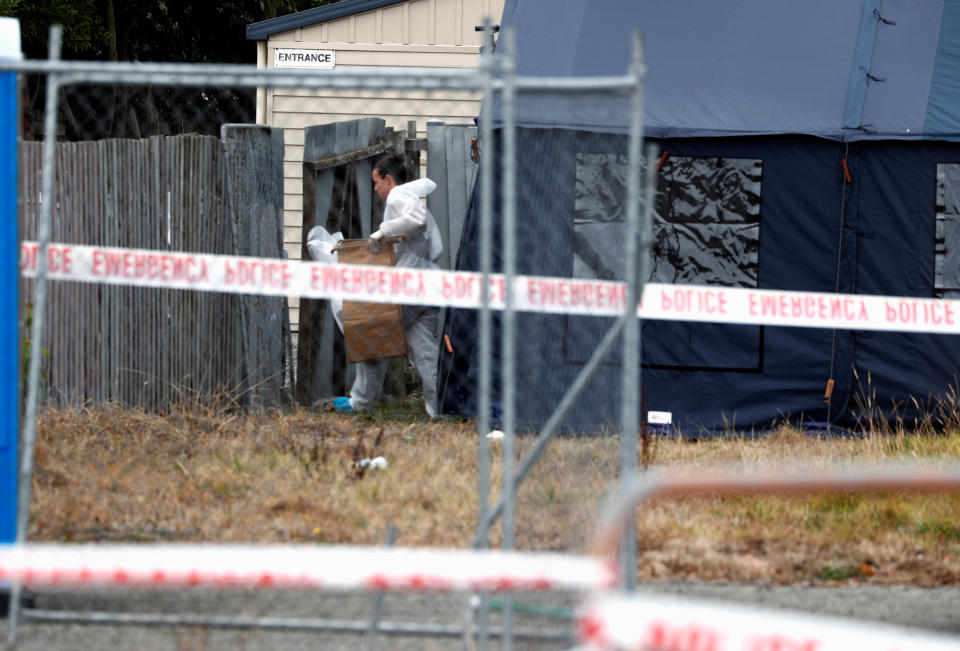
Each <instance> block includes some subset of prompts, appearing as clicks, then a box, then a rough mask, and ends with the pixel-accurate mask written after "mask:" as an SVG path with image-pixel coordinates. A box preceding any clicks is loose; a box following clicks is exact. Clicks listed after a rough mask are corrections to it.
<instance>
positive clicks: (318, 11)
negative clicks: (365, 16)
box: [247, 0, 404, 41]
mask: <svg viewBox="0 0 960 651" xmlns="http://www.w3.org/2000/svg"><path fill="white" fill-rule="evenodd" d="M403 1H404V0H341V1H340V2H337V3H335V4H332V5H325V6H323V7H314V8H313V9H306V10H304V11H298V12H296V13H293V14H287V15H286V16H277V17H276V18H270V19H269V20H261V21H260V22H258V23H251V24H249V25H247V40H249V41H264V40H266V39H267V38H268V37H270V36H271V35H272V34H279V33H281V32H289V31H290V30H292V29H298V28H300V27H307V26H308V25H316V24H317V23H323V22H327V21H328V20H335V19H337V18H344V17H345V16H352V15H354V14H359V13H363V12H364V11H371V10H373V9H379V8H380V7H386V6H388V5H394V4H398V3H400V2H403Z"/></svg>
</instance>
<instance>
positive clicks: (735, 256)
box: [572, 153, 762, 287]
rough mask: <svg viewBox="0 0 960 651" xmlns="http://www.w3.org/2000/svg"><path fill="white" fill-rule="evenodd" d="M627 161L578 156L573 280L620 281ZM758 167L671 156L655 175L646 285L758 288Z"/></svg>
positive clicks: (758, 163) (756, 162)
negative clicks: (654, 198)
mask: <svg viewBox="0 0 960 651" xmlns="http://www.w3.org/2000/svg"><path fill="white" fill-rule="evenodd" d="M628 169H629V168H628V165H627V157H626V156H625V155H623V154H607V153H579V154H577V170H576V185H575V189H574V228H573V249H574V257H573V269H572V275H573V277H575V278H591V279H603V280H618V279H622V278H623V248H624V247H623V234H624V228H625V221H626V214H625V210H624V207H625V204H626V187H627V186H626V179H627V171H628ZM761 174H762V161H760V160H757V159H745V158H717V157H709V158H708V157H689V156H671V157H669V158H668V159H667V160H666V162H665V164H664V165H663V167H662V168H661V169H660V173H659V175H658V182H657V200H656V203H655V206H654V224H653V230H654V233H653V238H654V245H653V250H652V260H651V261H652V265H651V267H650V275H649V278H648V279H649V280H650V281H652V282H662V283H689V284H696V285H725V286H732V287H756V286H757V278H758V271H759V266H758V259H759V251H760V186H761Z"/></svg>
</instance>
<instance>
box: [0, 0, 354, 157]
mask: <svg viewBox="0 0 960 651" xmlns="http://www.w3.org/2000/svg"><path fill="white" fill-rule="evenodd" d="M337 1H339V0H216V1H214V2H211V1H209V0H207V1H202V2H197V1H196V0H137V1H136V2H125V1H123V0H0V15H3V16H13V17H15V18H18V19H19V21H20V35H21V45H22V49H23V52H24V56H25V57H27V58H28V59H43V58H46V57H47V49H48V40H49V30H50V26H51V25H54V24H60V25H62V26H63V43H62V52H61V58H62V59H65V60H102V61H139V62H174V63H253V62H254V61H255V60H256V43H255V42H254V41H249V40H247V37H246V27H247V25H249V24H251V23H255V22H259V21H261V20H267V19H270V18H276V17H277V16H283V15H287V14H290V13H294V12H297V11H303V10H306V9H310V8H313V7H317V6H321V5H327V4H333V3H334V2H337ZM43 90H44V88H43V83H42V79H40V78H39V77H33V78H29V79H28V80H27V84H26V94H25V97H24V103H25V108H24V110H25V120H24V124H25V126H24V136H25V137H27V138H29V137H31V135H36V134H34V133H33V129H32V127H33V126H37V125H39V124H41V123H42V120H40V117H39V113H40V112H42V106H43ZM61 103H62V104H63V111H62V113H63V115H62V118H61V121H62V123H63V137H65V138H67V139H71V140H77V139H95V138H102V137H143V136H148V135H155V134H165V133H182V132H189V131H198V132H201V133H217V132H218V131H219V124H220V123H222V122H237V121H252V116H251V115H250V114H251V113H252V107H253V93H252V92H250V91H244V90H225V89H206V90H203V89H189V88H166V89H156V88H139V89H136V88H123V87H110V88H106V87H102V86H101V87H93V88H91V87H71V88H68V89H65V92H64V95H63V97H62V102H61ZM245 117H246V119H244V118H245Z"/></svg>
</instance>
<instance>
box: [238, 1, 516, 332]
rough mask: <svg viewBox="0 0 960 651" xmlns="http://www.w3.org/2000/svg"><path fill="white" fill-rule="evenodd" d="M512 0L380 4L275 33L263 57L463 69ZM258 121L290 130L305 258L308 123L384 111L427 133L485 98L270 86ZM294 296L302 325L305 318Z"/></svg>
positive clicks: (292, 251)
mask: <svg viewBox="0 0 960 651" xmlns="http://www.w3.org/2000/svg"><path fill="white" fill-rule="evenodd" d="M503 4H504V0H407V1H406V2H402V3H399V4H395V5H389V6H386V7H382V8H380V9H375V10H372V11H367V12H363V13H358V14H355V15H352V16H346V17H343V18H339V19H336V20H331V21H328V22H324V23H318V24H316V25H311V26H309V27H303V28H299V29H295V30H291V31H288V32H282V33H278V34H273V35H271V36H270V37H269V40H268V41H267V42H266V43H265V44H264V43H263V42H261V43H260V53H259V56H258V63H259V65H261V66H272V65H273V61H274V51H275V50H276V49H277V48H302V49H320V50H334V51H335V52H336V67H337V68H338V69H341V70H343V69H358V68H370V67H392V68H396V67H405V68H458V67H472V66H476V65H477V63H478V57H479V53H480V45H481V42H482V39H483V33H482V32H478V31H476V29H475V27H476V26H477V25H482V24H483V23H484V20H485V18H486V17H488V16H489V19H490V22H491V23H492V24H498V23H499V22H500V16H501V14H502V12H503ZM258 102H259V104H260V105H259V106H258V107H257V109H258V110H257V116H258V117H257V119H258V121H262V122H263V123H264V124H267V125H270V126H273V127H282V128H283V129H284V143H285V151H284V164H283V176H284V200H283V209H284V248H285V249H286V251H287V254H288V255H289V257H290V258H291V259H299V258H300V251H301V241H302V237H303V234H302V231H301V220H302V209H303V202H302V195H301V191H302V187H303V170H302V163H303V129H304V127H306V126H310V125H315V124H325V123H329V122H338V121H341V120H351V119H355V118H361V117H380V118H383V119H384V120H386V123H387V126H388V127H393V128H394V129H398V130H405V129H406V127H407V123H408V121H410V120H415V121H416V123H417V135H418V137H426V132H427V121H428V120H434V119H438V120H444V121H447V122H466V121H471V120H473V119H474V118H475V117H476V116H477V115H478V114H479V111H480V97H479V95H478V94H476V93H472V92H467V91H399V90H383V91H377V90H343V89H330V90H327V91H319V92H318V91H306V90H296V89H285V88H277V89H268V90H266V91H263V92H261V93H260V94H259V96H258ZM297 316H298V315H297V305H296V301H292V302H291V320H292V323H293V326H294V328H296V325H297V323H299V321H298V318H297Z"/></svg>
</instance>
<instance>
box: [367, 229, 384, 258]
mask: <svg viewBox="0 0 960 651" xmlns="http://www.w3.org/2000/svg"><path fill="white" fill-rule="evenodd" d="M383 237H384V235H383V231H381V230H377V231H375V232H373V233H371V234H370V253H373V254H377V253H380V252H381V251H383Z"/></svg>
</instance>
